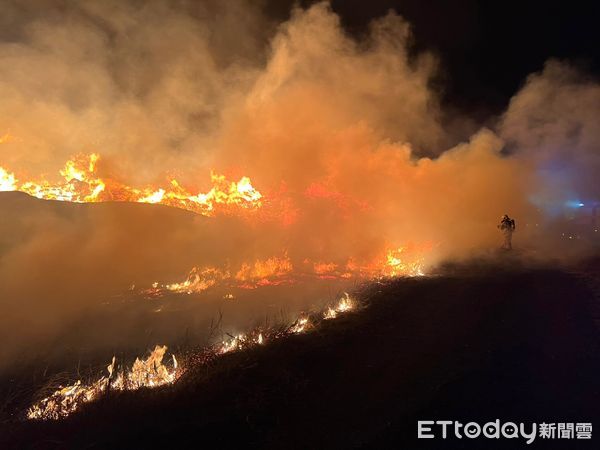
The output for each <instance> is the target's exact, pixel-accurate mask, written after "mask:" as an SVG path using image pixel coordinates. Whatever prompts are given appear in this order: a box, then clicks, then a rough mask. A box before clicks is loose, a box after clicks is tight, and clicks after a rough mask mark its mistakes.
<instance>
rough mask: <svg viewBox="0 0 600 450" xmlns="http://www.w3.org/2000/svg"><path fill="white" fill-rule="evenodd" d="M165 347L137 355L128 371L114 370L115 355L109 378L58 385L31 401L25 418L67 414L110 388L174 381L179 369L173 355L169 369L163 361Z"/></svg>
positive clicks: (121, 389) (48, 417)
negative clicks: (46, 394) (146, 355)
mask: <svg viewBox="0 0 600 450" xmlns="http://www.w3.org/2000/svg"><path fill="white" fill-rule="evenodd" d="M166 351H167V347H166V346H159V345H157V346H156V347H155V348H154V350H153V351H152V352H151V353H150V355H149V356H148V358H146V359H144V360H141V359H139V358H136V360H135V362H134V363H133V366H132V368H131V370H129V371H127V372H126V371H120V372H118V373H117V372H115V361H116V360H115V358H114V357H113V359H112V362H111V363H110V364H109V365H108V366H107V368H106V370H107V372H108V377H106V376H102V377H100V378H99V379H98V380H96V381H94V382H92V383H90V384H84V383H82V382H81V380H77V381H76V382H75V383H73V384H72V385H69V386H66V387H61V388H60V389H58V390H56V391H55V392H54V393H52V394H51V395H50V396H48V397H46V398H43V399H42V400H40V401H38V402H36V403H35V404H33V405H32V406H31V407H30V408H29V409H28V410H27V418H28V419H42V420H47V419H55V420H56V419H61V418H63V417H67V416H68V415H70V414H71V413H73V412H75V411H77V409H78V408H79V407H80V406H81V405H82V404H84V403H89V402H91V401H94V400H96V399H98V398H99V397H100V396H101V395H102V394H104V393H106V392H108V391H109V390H118V391H131V390H136V389H140V388H142V387H148V388H153V387H157V386H162V385H165V384H172V383H174V382H175V381H176V380H177V378H178V376H179V374H180V372H179V370H178V365H177V360H176V359H175V355H173V366H172V367H171V368H169V367H167V366H165V365H164V364H163V363H162V360H163V357H164V355H165V352H166Z"/></svg>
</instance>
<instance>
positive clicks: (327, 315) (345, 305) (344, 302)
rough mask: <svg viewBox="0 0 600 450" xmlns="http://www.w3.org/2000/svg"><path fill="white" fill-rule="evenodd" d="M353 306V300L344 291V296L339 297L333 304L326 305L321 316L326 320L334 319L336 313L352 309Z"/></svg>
mask: <svg viewBox="0 0 600 450" xmlns="http://www.w3.org/2000/svg"><path fill="white" fill-rule="evenodd" d="M354 306H355V305H354V301H353V300H352V298H350V295H349V294H348V293H347V292H344V296H343V297H342V298H340V299H339V301H338V302H337V304H336V305H335V306H329V307H327V310H326V311H325V312H324V313H323V318H324V319H326V320H329V319H335V318H336V317H337V316H338V314H342V313H345V312H348V311H350V310H352V309H354Z"/></svg>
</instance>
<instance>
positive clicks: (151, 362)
mask: <svg viewBox="0 0 600 450" xmlns="http://www.w3.org/2000/svg"><path fill="white" fill-rule="evenodd" d="M354 308H355V301H354V300H353V299H352V298H351V297H350V295H349V294H348V293H344V296H343V297H342V298H340V300H339V301H338V302H337V304H336V305H335V306H333V307H329V308H328V309H327V311H325V312H324V313H321V315H322V317H323V318H324V319H335V318H336V317H338V315H339V314H343V313H345V312H348V311H350V310H352V309H354ZM315 326H316V324H315V323H313V322H311V319H310V316H308V315H306V314H302V315H300V316H299V317H298V319H297V320H296V321H295V322H294V323H293V324H292V325H291V326H290V327H288V328H287V329H285V330H283V331H280V330H270V331H269V330H267V332H266V333H265V332H263V331H262V330H260V329H256V330H253V331H251V332H250V333H248V334H237V335H233V336H232V335H230V339H229V340H226V341H222V342H220V343H219V344H217V345H214V346H212V347H209V348H208V349H203V350H201V351H200V352H198V355H201V357H199V358H196V360H198V361H200V362H202V363H206V362H207V361H210V360H212V359H213V358H214V357H216V356H219V355H225V354H227V353H231V352H235V351H242V350H246V349H249V348H253V347H256V346H259V345H265V344H266V343H267V342H269V341H272V340H276V339H279V338H282V337H285V336H287V335H290V334H301V333H304V332H306V331H308V330H310V329H311V328H314V327H315ZM166 351H167V347H166V346H159V345H157V346H156V347H155V348H154V350H153V351H152V352H151V353H150V355H149V356H148V357H147V358H146V359H139V358H136V360H135V362H134V363H133V366H132V367H131V369H130V370H129V371H124V370H121V371H119V372H117V371H116V370H115V367H116V358H115V357H114V356H113V358H112V361H111V363H110V364H109V365H108V366H107V367H106V371H107V372H108V377H106V376H101V377H100V378H99V379H98V380H96V381H95V382H92V383H90V384H84V383H82V382H81V380H77V381H76V382H75V383H73V384H72V385H69V386H66V387H60V388H59V389H58V390H56V391H55V392H54V393H52V394H51V395H50V396H48V397H45V398H43V399H41V400H39V401H38V402H36V403H34V404H33V405H32V406H31V407H30V408H29V409H28V410H27V418H28V419H35V420H49V419H52V420H58V419H61V418H64V417H67V416H68V415H70V414H72V413H74V412H76V411H77V410H78V409H79V408H80V407H81V405H83V404H85V403H89V402H92V401H94V400H97V399H98V398H100V396H101V395H103V394H104V393H106V392H108V391H109V390H117V391H129V390H137V389H140V388H154V387H157V386H162V385H166V384H173V383H175V382H176V381H177V380H178V379H179V377H180V375H181V374H182V369H181V368H180V367H179V364H178V362H177V359H176V358H175V355H172V360H173V363H172V367H171V368H169V367H167V366H165V365H164V364H163V362H162V360H163V358H164V356H165V353H166Z"/></svg>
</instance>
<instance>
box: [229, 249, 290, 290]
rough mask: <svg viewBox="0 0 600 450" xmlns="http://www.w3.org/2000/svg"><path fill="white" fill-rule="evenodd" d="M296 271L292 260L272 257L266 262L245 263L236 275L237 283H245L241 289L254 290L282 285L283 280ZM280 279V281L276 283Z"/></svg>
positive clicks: (258, 260)
mask: <svg viewBox="0 0 600 450" xmlns="http://www.w3.org/2000/svg"><path fill="white" fill-rule="evenodd" d="M293 269H294V267H293V265H292V262H291V261H290V258H289V257H288V256H287V255H284V256H283V257H282V258H278V257H275V256H274V257H271V258H268V259H266V260H260V259H257V260H256V261H254V263H253V264H248V263H244V264H242V267H241V268H240V270H238V272H237V273H236V274H235V279H236V280H237V281H241V282H244V283H243V284H242V285H241V287H246V288H252V287H257V286H265V285H269V284H280V283H281V282H283V281H284V280H281V278H283V277H285V276H286V275H288V274H290V273H291V272H292V270H293ZM277 278H279V279H280V280H277V281H274V279H277Z"/></svg>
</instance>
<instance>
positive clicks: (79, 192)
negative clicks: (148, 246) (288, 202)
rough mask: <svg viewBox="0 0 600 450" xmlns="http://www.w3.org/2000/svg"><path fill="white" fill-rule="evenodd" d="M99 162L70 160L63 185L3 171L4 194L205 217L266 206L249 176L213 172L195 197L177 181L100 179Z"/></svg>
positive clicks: (94, 159)
mask: <svg viewBox="0 0 600 450" xmlns="http://www.w3.org/2000/svg"><path fill="white" fill-rule="evenodd" d="M98 161H100V155H98V154H97V153H92V154H91V155H87V156H85V155H79V156H76V157H74V158H72V159H70V160H68V161H67V162H66V163H65V166H64V168H63V169H61V170H60V175H61V177H62V181H61V182H59V183H50V182H48V181H46V180H41V181H32V180H29V181H24V182H21V183H18V180H17V179H16V177H15V175H14V174H13V173H11V172H8V171H7V170H6V169H4V168H2V167H0V190H2V191H21V192H25V193H27V194H29V195H32V196H34V197H37V198H41V199H46V200H60V201H68V202H78V203H93V202H103V201H122V202H138V203H155V204H162V205H168V206H172V207H175V208H180V209H185V210H188V211H192V212H194V213H197V214H202V215H205V216H212V215H214V214H215V213H216V212H217V211H223V212H227V211H230V210H232V208H241V209H243V210H256V209H258V208H260V207H261V206H262V199H263V196H262V194H261V193H260V192H259V191H258V190H257V189H255V188H254V186H253V185H252V182H251V180H250V178H248V177H246V176H244V177H241V178H240V179H239V181H237V182H236V181H229V180H227V178H226V177H225V176H224V175H219V174H216V173H214V172H213V173H211V177H210V178H211V183H212V187H211V189H210V190H209V191H208V192H206V193H203V192H199V193H192V192H190V191H189V190H187V189H185V188H184V187H183V186H182V185H181V184H180V182H179V181H177V180H176V179H171V180H170V181H169V184H168V186H165V187H158V188H156V187H145V188H136V187H132V186H128V185H125V184H122V183H119V182H117V181H114V180H111V179H104V178H102V177H100V176H99V175H98V173H97V166H98Z"/></svg>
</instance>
